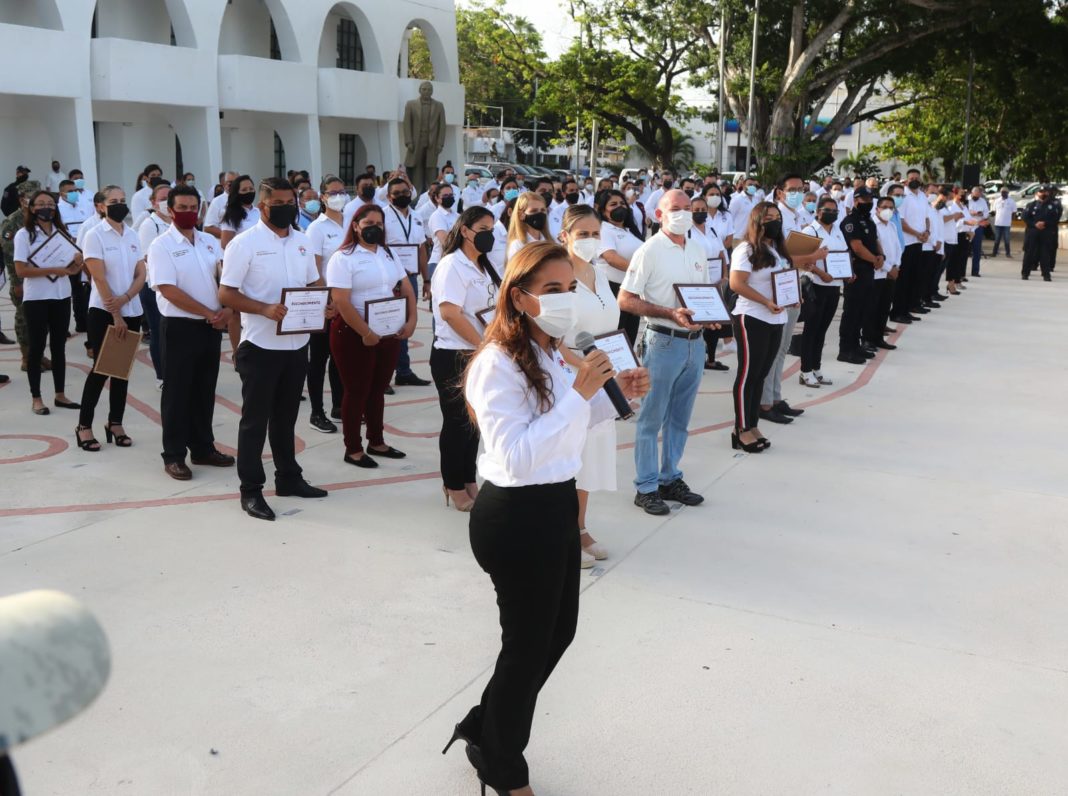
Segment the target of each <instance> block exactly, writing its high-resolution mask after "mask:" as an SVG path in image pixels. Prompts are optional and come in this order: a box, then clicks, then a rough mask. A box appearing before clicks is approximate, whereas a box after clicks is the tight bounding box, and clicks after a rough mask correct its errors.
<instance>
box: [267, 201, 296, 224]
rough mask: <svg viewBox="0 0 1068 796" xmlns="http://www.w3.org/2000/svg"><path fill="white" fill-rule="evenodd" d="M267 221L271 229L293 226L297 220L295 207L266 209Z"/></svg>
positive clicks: (274, 206)
mask: <svg viewBox="0 0 1068 796" xmlns="http://www.w3.org/2000/svg"><path fill="white" fill-rule="evenodd" d="M267 220H268V221H269V222H270V223H271V226H272V227H276V228H278V229H285V228H286V227H291V226H293V222H294V221H296V220H297V206H296V205H272V206H271V207H268V208H267Z"/></svg>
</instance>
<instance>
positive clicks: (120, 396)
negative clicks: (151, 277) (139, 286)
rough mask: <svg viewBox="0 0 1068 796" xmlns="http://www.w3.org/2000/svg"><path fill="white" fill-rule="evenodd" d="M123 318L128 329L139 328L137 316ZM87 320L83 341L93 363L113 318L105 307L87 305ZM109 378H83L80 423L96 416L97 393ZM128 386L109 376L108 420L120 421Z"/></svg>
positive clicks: (133, 330)
mask: <svg viewBox="0 0 1068 796" xmlns="http://www.w3.org/2000/svg"><path fill="white" fill-rule="evenodd" d="M123 320H124V321H126V326H127V328H128V329H129V330H130V331H131V332H139V331H141V316H140V315H135V316H133V317H132V318H123ZM87 323H88V326H87V332H86V335H85V336H86V343H87V344H88V346H89V348H90V350H92V352H93V362H94V363H95V362H96V357H97V355H98V354H99V353H100V346H102V345H103V344H104V335H105V334H106V333H107V330H108V327H109V326H114V325H115V319H114V318H112V317H111V313H110V312H108V311H107V310H102V309H98V308H97V307H90V308H89V316H88V318H87ZM109 378H111V377H110V376H104V375H101V374H100V373H95V372H93V373H90V374H89V375H88V376H86V377H85V387H83V388H82V400H81V404H82V409H81V414H80V415H79V416H78V423H79V424H80V425H83V426H91V425H93V417H94V416H95V415H96V405H97V402H98V401H99V400H100V393H101V392H103V390H104V382H106V381H107V380H108V379H109ZM129 386H130V383H129V382H128V381H127V380H126V379H115V378H111V385H110V388H109V390H108V403H109V409H108V422H109V423H115V424H121V423H122V416H123V415H124V414H125V413H126V390H127V388H128V387H129Z"/></svg>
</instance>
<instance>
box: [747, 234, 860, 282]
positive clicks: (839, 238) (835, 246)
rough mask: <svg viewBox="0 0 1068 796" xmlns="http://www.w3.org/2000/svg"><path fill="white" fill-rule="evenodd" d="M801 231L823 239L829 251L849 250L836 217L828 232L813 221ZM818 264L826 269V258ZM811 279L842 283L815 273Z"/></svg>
mask: <svg viewBox="0 0 1068 796" xmlns="http://www.w3.org/2000/svg"><path fill="white" fill-rule="evenodd" d="M872 222H873V223H875V224H878V223H879V222H878V221H877V220H875V219H872ZM801 231H802V232H803V233H805V234H806V235H812V236H813V237H815V238H819V239H820V240H821V241H823V247H824V248H825V249H826V250H827V251H829V252H843V251H846V252H847V251H849V244H848V243H846V239H845V236H844V235H843V234H842V227H841V226H840V225H839V222H838V220H837V219H835V221H834V223H833V224H831V231H830V232H828V231H827V230H825V229H824V228H823V225H822V224H817V223H815V222H813V223H812V224H809V225H808V226H807V227H805V228H804V229H802V230H801ZM819 264H820V268H822V269H823V270H825V271H826V270H827V261H826V260H820V261H819ZM750 278H751V277H750ZM811 279H812V284H814V285H816V286H817V287H842V285H843V284H844V283H843V282H842V280H841V279H832V280H831V281H830V282H824V281H823V280H822V279H820V278H819V277H818V276H816V275H815V274H813V275H812V276H811Z"/></svg>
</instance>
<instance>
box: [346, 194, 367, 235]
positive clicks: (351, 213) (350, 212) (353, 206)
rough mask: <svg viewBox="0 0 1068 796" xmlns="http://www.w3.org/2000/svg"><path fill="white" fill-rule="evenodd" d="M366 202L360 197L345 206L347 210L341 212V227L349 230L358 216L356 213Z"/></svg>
mask: <svg viewBox="0 0 1068 796" xmlns="http://www.w3.org/2000/svg"><path fill="white" fill-rule="evenodd" d="M365 204H367V202H365V201H364V200H363V199H361V198H360V197H358V196H357V197H354V198H353V199H351V200H349V203H348V204H347V205H345V209H344V210H342V211H341V227H342V229H348V228H349V224H351V223H352V219H353V218H354V217H355V216H356V211H357V210H359V209H360V208H361V207H363V206H364V205H365Z"/></svg>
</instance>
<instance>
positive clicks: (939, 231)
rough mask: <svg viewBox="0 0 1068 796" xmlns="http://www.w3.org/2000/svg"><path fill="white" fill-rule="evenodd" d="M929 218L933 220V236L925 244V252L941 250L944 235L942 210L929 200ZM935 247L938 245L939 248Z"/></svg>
mask: <svg viewBox="0 0 1068 796" xmlns="http://www.w3.org/2000/svg"><path fill="white" fill-rule="evenodd" d="M927 220H928V221H930V222H931V237H929V238H928V239H927V242H926V243H925V244H923V249H922V250H923V251H925V252H933V251H941V250H942V247H941V243H942V236H943V234H944V233H943V222H942V211H941V210H938V209H936V208H935V206H934V205H932V204H930V203H929V202H928V204H927ZM935 247H937V249H936V248H935Z"/></svg>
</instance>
